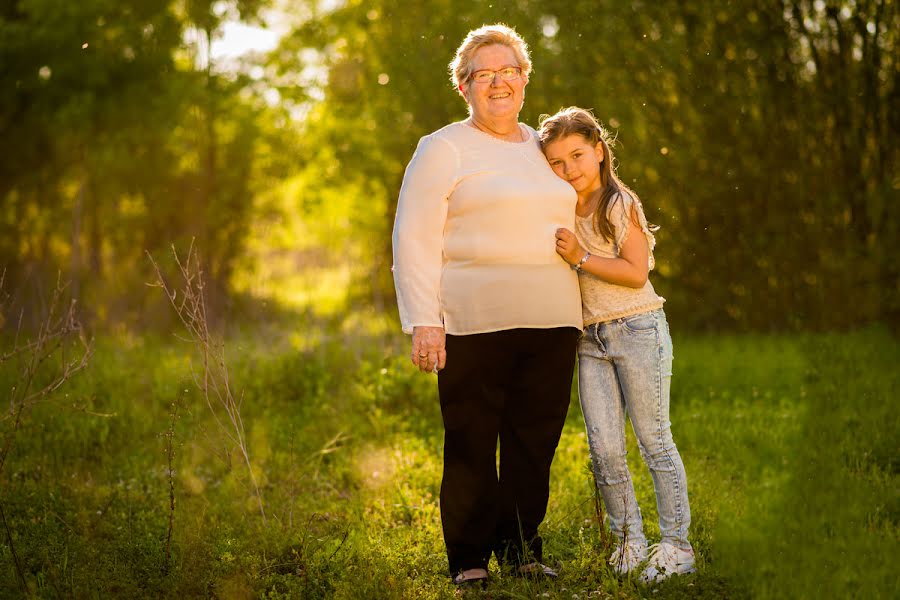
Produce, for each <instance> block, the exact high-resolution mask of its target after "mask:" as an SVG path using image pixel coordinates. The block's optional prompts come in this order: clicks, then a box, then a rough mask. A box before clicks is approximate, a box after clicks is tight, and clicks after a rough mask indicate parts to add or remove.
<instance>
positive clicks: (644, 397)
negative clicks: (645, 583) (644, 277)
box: [578, 309, 691, 549]
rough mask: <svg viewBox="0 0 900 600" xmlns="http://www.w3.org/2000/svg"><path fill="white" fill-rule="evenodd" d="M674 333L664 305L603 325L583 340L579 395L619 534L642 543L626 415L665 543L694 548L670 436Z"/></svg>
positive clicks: (603, 490) (596, 468)
mask: <svg viewBox="0 0 900 600" xmlns="http://www.w3.org/2000/svg"><path fill="white" fill-rule="evenodd" d="M671 379H672V338H671V336H670V335H669V325H668V323H667V322H666V315H665V313H664V312H663V310H662V309H658V310H653V311H649V312H645V313H641V314H637V315H632V316H630V317H624V318H621V319H615V320H612V321H606V322H604V323H597V324H594V325H590V326H589V327H586V328H585V331H584V335H583V336H582V338H581V340H580V341H579V342H578V395H579V398H580V400H581V411H582V413H583V414H584V421H585V425H586V427H587V434H588V442H589V443H590V448H591V461H592V463H593V467H594V474H595V475H596V478H597V483H598V486H599V488H600V494H601V495H602V497H603V503H604V505H605V506H606V512H607V515H608V521H609V527H610V530H611V531H612V533H613V535H615V536H617V537H618V538H619V539H623V538H627V540H628V541H644V542H646V538H645V537H644V531H643V521H642V520H641V511H640V508H638V505H637V499H636V498H635V495H634V486H633V485H632V483H631V474H630V473H629V472H628V464H627V463H626V460H625V414H626V413H627V414H628V418H629V419H630V420H631V426H632V428H633V429H634V433H635V436H636V437H637V440H638V446H639V447H640V451H641V456H643V458H644V462H645V463H647V466H648V467H649V468H650V474H651V475H652V477H653V486H654V488H655V490H656V506H657V509H658V511H659V529H660V533H661V534H662V541H665V542H670V543H672V544H674V545H675V546H678V547H679V548H683V549H690V547H691V545H690V543H689V542H688V539H687V535H688V527H689V526H690V523H691V509H690V506H689V505H688V496H687V478H686V476H685V472H684V464H683V463H682V462H681V456H680V455H679V454H678V450H677V449H676V448H675V442H674V441H673V440H672V431H671V428H670V426H671V423H670V421H669V387H670V383H671Z"/></svg>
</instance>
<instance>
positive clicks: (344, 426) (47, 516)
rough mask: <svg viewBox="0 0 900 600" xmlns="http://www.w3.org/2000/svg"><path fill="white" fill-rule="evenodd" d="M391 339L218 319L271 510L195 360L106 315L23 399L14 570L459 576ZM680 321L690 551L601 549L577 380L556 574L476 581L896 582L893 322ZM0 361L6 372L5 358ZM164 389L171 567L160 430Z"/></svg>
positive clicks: (517, 587)
mask: <svg viewBox="0 0 900 600" xmlns="http://www.w3.org/2000/svg"><path fill="white" fill-rule="evenodd" d="M310 339H315V340H317V343H315V344H310V343H309V340H310ZM405 344H406V341H405V339H402V338H381V339H368V338H365V337H360V336H355V335H354V331H353V330H344V331H341V330H335V331H326V330H312V329H310V330H309V331H303V332H301V335H297V332H296V331H295V332H292V333H287V332H285V333H279V332H277V331H274V332H273V331H267V332H266V333H265V334H263V333H262V332H258V333H256V334H255V335H253V336H251V335H237V336H236V337H234V338H232V339H230V340H229V342H228V348H229V356H230V360H231V371H232V379H233V383H234V384H235V387H236V388H237V389H238V390H241V391H242V392H243V416H244V421H245V426H246V431H247V436H248V439H249V446H250V452H251V460H252V462H253V465H254V470H255V473H256V475H257V477H258V479H259V480H260V484H261V487H262V495H263V500H264V503H265V508H266V513H267V516H268V521H267V524H265V525H264V524H263V522H262V519H261V517H260V514H259V511H258V508H257V506H256V503H255V499H254V496H253V492H252V488H251V487H250V486H249V482H248V477H247V472H246V468H245V467H244V466H243V465H242V463H241V461H240V459H239V456H238V454H237V453H236V451H235V449H234V448H233V447H232V446H231V445H229V444H228V443H227V442H225V440H224V438H223V435H222V431H221V430H220V428H219V427H218V426H217V425H216V423H215V421H214V420H213V419H212V418H211V416H210V411H209V409H208V408H207V407H206V405H205V403H204V401H203V399H202V398H201V396H200V395H199V393H198V392H197V390H196V388H195V387H194V386H193V384H192V383H191V364H192V355H191V348H190V347H189V346H188V345H186V344H184V343H181V342H177V341H169V340H160V339H158V338H154V337H151V336H147V337H139V336H121V337H105V338H103V339H100V340H99V341H98V342H97V349H96V355H95V357H94V359H93V361H92V364H91V366H90V367H89V368H88V369H87V370H86V371H85V372H83V373H81V374H79V375H77V376H76V377H75V378H74V379H73V380H71V381H70V382H68V383H67V384H66V386H64V387H63V388H62V389H61V390H60V391H59V392H57V393H56V394H55V395H53V396H51V397H49V398H47V399H46V400H45V401H43V402H42V404H40V405H39V406H38V407H36V408H35V410H34V411H33V412H32V414H30V415H29V417H28V419H27V420H26V421H25V424H24V426H23V428H22V429H21V430H20V431H19V432H18V433H17V435H16V437H15V444H14V446H13V450H12V454H11V456H10V459H9V462H8V463H7V465H6V466H5V468H4V472H3V473H2V474H0V485H2V487H0V494H2V495H0V502H2V508H3V512H4V514H5V516H6V521H7V524H8V528H9V532H10V535H11V537H12V540H13V542H14V547H15V550H16V552H17V555H18V558H19V561H20V564H21V566H22V570H23V572H24V574H25V578H26V583H27V587H28V593H29V594H30V595H33V596H35V597H46V598H55V597H77V598H92V597H96V598H101V597H123V598H127V597H179V598H180V597H218V598H250V597H263V598H450V597H454V589H453V587H452V586H451V585H450V583H449V580H448V578H447V576H446V573H445V571H446V557H445V555H444V548H443V541H442V539H441V531H440V514H439V511H438V505H437V496H438V490H439V485H440V472H441V446H442V433H441V422H440V412H439V408H438V403H437V397H436V385H435V382H434V379H433V378H432V377H429V376H425V375H421V374H418V373H417V372H415V371H414V370H413V369H412V367H411V366H410V365H409V364H408V361H407V359H406V352H407V350H406V347H405ZM675 344H676V346H675V357H676V358H675V378H674V380H673V398H672V420H673V431H674V435H675V439H676V442H677V444H678V447H679V450H680V451H681V454H682V456H683V458H684V462H685V466H686V468H687V473H688V481H689V487H690V498H691V508H692V513H693V525H692V529H691V538H692V541H693V543H694V546H695V548H696V550H697V553H698V566H699V572H698V573H697V574H695V575H691V576H687V577H680V578H674V579H672V580H670V581H667V582H664V583H663V584H661V585H659V586H657V587H656V588H647V587H644V586H641V585H638V584H636V583H635V582H634V581H633V580H630V579H627V578H619V577H616V576H614V575H613V574H612V573H611V572H610V570H609V568H607V566H606V564H605V559H606V557H607V556H608V554H609V552H610V550H611V548H610V547H609V545H608V538H607V537H606V536H605V535H603V534H602V532H601V530H600V528H599V527H598V524H597V522H596V517H595V509H594V494H593V489H592V482H591V477H590V474H589V471H588V457H587V444H586V439H585V434H584V430H583V425H582V423H581V413H580V409H579V408H578V405H577V401H575V400H574V398H575V396H574V394H573V404H572V408H571V410H570V413H569V418H568V420H567V422H566V426H565V430H564V432H563V437H562V442H561V444H560V447H559V450H558V452H557V456H556V460H555V461H554V465H553V472H552V488H551V500H550V506H549V510H548V515H547V519H546V521H545V523H544V526H543V535H544V538H545V544H546V546H545V547H546V554H547V556H546V561H547V562H549V563H551V564H553V565H555V566H557V567H559V570H560V572H561V577H560V578H559V579H558V580H557V581H554V582H529V581H522V580H518V579H514V578H512V577H510V576H509V575H506V574H504V573H501V572H499V571H498V570H497V569H496V565H492V576H493V582H492V584H491V586H490V587H489V589H488V591H487V592H486V593H484V594H474V595H475V596H476V597H478V596H482V595H483V596H484V597H493V598H542V597H549V598H576V597H577V598H581V599H583V598H589V597H590V598H650V597H652V598H757V597H758V598H848V597H858V598H888V597H893V595H894V593H895V590H896V589H897V588H898V583H900V582H898V578H897V575H896V570H895V569H894V568H893V565H892V564H891V562H892V560H891V559H892V558H893V557H894V556H896V554H897V550H898V515H900V498H898V489H900V486H898V476H897V467H896V458H895V456H896V449H897V448H898V447H900V444H898V435H897V432H898V416H897V410H896V406H895V405H896V402H895V399H896V398H897V396H898V393H897V392H898V390H897V387H898V386H897V384H898V372H897V368H896V357H897V356H898V355H900V353H898V350H900V343H898V340H897V339H896V338H894V337H891V336H890V335H889V334H888V333H886V332H884V331H882V330H880V329H871V330H866V331H860V332H855V333H844V334H827V335H811V334H810V335H801V336H787V335H784V336H765V335H744V336H717V337H712V336H710V337H689V336H687V335H679V334H678V332H677V331H676V332H675ZM0 376H2V379H0V384H2V385H3V388H4V389H8V388H9V386H10V385H12V380H11V374H10V372H9V369H7V370H6V371H0ZM184 390H188V391H187V392H184ZM179 397H182V400H181V406H180V407H179V418H178V419H177V421H176V422H175V425H174V429H173V433H174V441H175V449H176V453H175V456H174V466H175V473H174V482H175V495H176V502H177V504H176V511H175V522H174V531H173V538H172V546H171V559H170V561H169V565H168V569H166V568H165V567H166V565H165V538H166V531H167V519H168V502H169V498H168V485H169V478H168V475H167V467H166V464H167V459H166V453H165V433H166V431H167V429H169V428H170V423H171V419H170V417H169V414H170V409H171V404H172V403H173V401H175V400H176V399H177V398H179ZM2 424H3V426H4V428H5V427H8V425H9V423H8V420H7V421H3V422H2ZM628 440H629V447H630V450H629V452H630V455H629V456H630V464H631V470H632V473H633V475H634V477H635V485H636V489H637V493H638V500H639V502H640V504H641V507H642V512H643V514H644V520H645V523H646V528H647V534H648V536H650V537H651V541H652V538H654V536H656V537H658V529H657V527H656V506H655V501H654V497H653V489H652V484H651V480H650V476H649V474H648V472H647V471H646V469H645V468H644V466H643V464H642V463H641V461H640V458H639V456H638V454H637V450H636V445H635V442H634V439H633V436H632V435H631V433H630V431H629V437H628ZM0 541H2V543H0V573H2V576H0V596H3V597H21V596H22V595H23V592H22V589H21V584H20V583H19V581H18V578H17V575H16V570H15V568H14V562H13V558H12V554H11V552H10V546H9V544H8V538H7V534H6V532H5V530H0Z"/></svg>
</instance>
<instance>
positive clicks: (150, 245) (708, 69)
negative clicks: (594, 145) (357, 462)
mask: <svg viewBox="0 0 900 600" xmlns="http://www.w3.org/2000/svg"><path fill="white" fill-rule="evenodd" d="M498 21H499V22H505V23H507V24H509V25H511V26H514V27H515V28H516V29H517V30H518V31H519V32H520V33H521V34H522V35H523V36H524V38H525V39H526V41H527V42H528V43H529V44H530V46H531V51H532V53H533V60H534V69H535V70H534V74H533V76H532V78H531V81H530V83H529V86H528V88H527V92H526V95H527V97H526V103H525V108H524V110H523V112H522V120H523V121H524V122H526V123H528V124H530V125H532V126H536V125H537V121H538V117H539V115H541V114H543V113H553V112H555V111H556V110H557V109H559V108H561V107H563V106H569V105H579V106H583V107H589V108H592V109H593V110H594V112H595V114H596V115H597V117H598V118H599V119H600V120H601V121H602V122H603V124H604V125H606V126H607V127H609V128H610V129H612V130H613V131H614V132H616V133H617V137H618V142H617V146H616V148H615V151H616V153H617V158H618V160H619V162H620V169H619V174H620V176H621V177H622V179H623V180H624V181H626V182H627V183H628V185H630V186H631V187H633V188H634V189H635V191H637V192H638V194H639V195H640V196H641V197H642V199H643V201H644V204H645V205H646V207H647V211H648V216H649V218H650V219H651V221H654V222H655V223H657V224H659V225H660V226H661V230H660V233H659V236H658V239H659V246H658V249H657V253H658V263H657V264H658V268H657V271H656V273H655V274H654V285H655V286H656V287H657V289H658V290H659V291H660V293H661V294H662V295H663V296H664V297H666V298H667V299H668V303H667V307H666V308H667V311H668V312H669V314H670V319H671V320H672V321H673V322H674V323H677V324H678V326H679V327H680V328H685V329H693V330H715V331H719V330H762V331H780V330H784V329H787V330H798V329H803V330H823V329H835V328H840V329H843V328H847V327H852V326H855V325H859V324H863V323H870V322H888V323H891V324H893V325H894V326H896V323H897V319H898V310H900V278H898V264H897V260H896V258H895V257H896V253H895V251H894V248H893V246H894V245H895V243H896V242H897V240H898V203H897V199H898V191H900V172H898V164H900V145H898V144H897V143H896V140H897V137H898V133H900V112H898V107H900V70H898V58H900V45H898V43H897V38H898V35H900V9H898V5H897V4H896V3H895V2H893V1H891V0H872V1H856V2H851V1H844V2H835V1H829V2H825V1H823V0H815V1H807V0H768V1H764V0H753V1H749V0H728V1H724V2H718V3H716V4H715V5H714V6H713V5H709V4H708V3H704V2H691V1H683V0H679V1H677V2H676V1H669V0H661V1H654V2H645V1H641V0H635V1H632V2H605V1H601V2H597V1H579V0H569V1H566V2H557V1H554V0H542V1H540V2H537V1H532V0H517V1H506V2H503V1H497V2H493V3H491V2H462V3H461V2H451V1H449V0H426V1H420V2H414V3H406V2H399V1H391V0H388V1H385V0H373V1H367V2H357V1H352V0H351V1H346V2H344V1H340V0H321V1H308V2H307V1H301V0H219V1H211V0H121V1H119V0H117V1H115V2H112V1H110V0H80V1H79V2H62V1H53V0H7V1H6V2H4V3H3V8H2V13H0V65H2V67H0V78H2V79H0V130H2V135H0V156H2V161H0V199H2V205H0V206H2V209H0V265H3V266H4V267H5V269H6V281H5V285H6V289H7V290H8V291H9V292H11V293H12V294H13V296H14V299H15V304H17V305H18V306H20V307H25V310H26V315H27V314H28V313H30V312H34V311H38V310H39V308H40V307H41V306H42V304H46V302H47V297H48V295H49V290H50V288H52V284H53V282H55V281H56V279H57V276H58V275H60V276H61V278H62V279H63V280H64V281H69V282H70V285H71V292H72V294H73V295H74V297H76V298H77V299H78V300H79V304H80V308H81V310H82V312H83V318H84V319H85V320H86V322H87V323H88V324H89V325H90V326H91V327H92V328H95V329H107V328H116V327H125V328H127V329H134V328H137V329H142V328H147V327H158V326H160V325H168V324H169V321H170V319H171V315H170V314H169V311H168V310H167V306H166V305H165V298H164V297H163V296H162V295H161V294H159V293H157V290H154V289H152V288H148V287H147V286H146V285H145V283H147V282H148V281H152V280H153V274H152V269H151V266H150V262H149V260H148V257H147V253H150V254H151V255H152V256H154V257H155V258H157V260H162V261H164V264H169V263H166V262H165V261H167V260H168V257H170V255H171V247H172V245H173V244H174V246H175V248H177V249H178V250H179V251H184V250H185V249H186V248H187V247H188V246H189V244H190V241H191V240H195V242H194V244H195V248H196V250H197V251H198V252H199V255H200V256H201V258H202V261H203V264H204V271H205V274H206V276H207V280H208V287H207V292H208V300H209V303H210V311H211V314H213V315H215V316H217V317H226V320H241V319H244V318H247V317H249V318H251V319H258V318H262V317H266V316H267V315H272V314H276V313H280V314H282V315H284V314H288V315H289V314H294V313H300V314H306V315H315V316H321V317H325V318H332V317H335V318H340V319H346V318H349V317H351V316H352V317H353V318H354V319H358V320H360V321H364V322H366V323H367V324H368V326H369V327H373V328H376V329H378V328H382V329H385V330H388V329H394V328H396V317H395V315H394V313H395V309H394V297H393V287H392V282H391V278H390V271H389V269H390V263H391V258H390V230H391V226H392V220H393V213H394V208H395V203H396V198H397V193H398V191H399V186H400V182H401V180H402V176H403V170H404V168H405V165H406V163H407V162H408V160H409V159H410V157H411V155H412V152H413V150H414V148H415V144H416V142H417V140H418V139H419V137H421V136H422V135H424V134H427V133H429V132H431V131H433V130H435V129H437V128H439V127H441V126H443V125H445V124H447V123H449V122H452V121H455V120H459V119H462V118H464V117H465V116H466V110H465V104H464V102H463V101H462V99H461V98H460V97H459V96H458V95H457V94H456V93H455V91H454V90H453V89H452V87H451V84H450V83H449V77H448V73H447V63H448V62H449V61H450V59H451V58H452V56H453V52H454V50H455V48H456V47H457V45H458V44H459V43H460V41H461V40H462V38H463V37H464V35H465V34H466V32H467V31H469V30H470V29H472V28H474V27H477V26H480V25H482V24H484V23H491V22H498Z"/></svg>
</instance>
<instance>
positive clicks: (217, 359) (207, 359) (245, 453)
mask: <svg viewBox="0 0 900 600" xmlns="http://www.w3.org/2000/svg"><path fill="white" fill-rule="evenodd" d="M172 253H173V255H174V256H175V263H176V265H177V266H178V271H179V275H180V276H181V280H182V287H181V288H180V290H179V289H176V287H175V286H173V285H171V284H169V283H167V282H166V278H165V277H164V276H163V274H162V270H161V269H160V267H159V265H158V264H157V262H156V261H155V260H153V256H152V255H150V253H149V252H148V253H147V256H148V257H149V258H150V262H151V263H152V264H153V268H154V270H155V271H156V283H153V284H150V285H153V286H154V287H159V288H162V290H163V291H164V292H165V294H166V297H167V298H168V299H169V303H170V304H171V305H172V308H173V309H175V313H176V314H177V315H178V318H179V320H180V321H181V323H182V325H184V328H185V329H186V330H187V333H188V335H189V340H190V341H191V342H192V343H193V344H194V347H195V349H196V350H197V352H198V354H199V355H200V359H201V365H202V370H201V371H200V373H196V372H195V373H194V384H195V385H196V386H197V388H198V389H199V390H200V391H201V392H202V394H203V398H204V399H205V400H206V405H207V406H208V407H209V410H210V413H211V414H212V416H213V419H214V420H215V421H216V423H217V424H218V426H219V429H220V430H221V432H222V434H223V435H224V436H225V437H226V439H228V440H229V441H230V442H231V443H232V444H233V445H234V446H235V447H236V448H237V449H238V451H239V452H240V454H241V457H242V458H243V460H244V464H245V465H246V466H247V472H248V473H249V475H250V482H251V484H252V485H253V490H254V493H255V496H256V500H257V504H258V505H259V512H260V515H262V519H263V523H266V511H265V509H264V508H263V499H262V494H261V493H260V490H259V485H258V484H257V481H256V475H255V474H254V472H253V466H252V464H251V463H250V452H249V449H248V445H247V436H246V433H245V429H244V420H243V418H242V417H241V403H242V401H243V396H242V395H239V394H236V393H235V392H234V389H233V387H232V384H231V377H230V375H229V371H228V364H227V362H226V360H225V344H224V342H223V341H222V340H221V339H218V338H217V337H216V336H214V335H213V334H212V332H211V331H210V329H209V319H208V318H207V313H206V302H205V299H204V295H203V294H204V281H203V269H202V267H201V265H200V260H199V257H198V256H197V253H196V252H195V251H194V244H193V242H191V246H190V247H189V248H188V252H187V256H186V257H185V260H184V261H183V262H182V260H181V258H180V257H179V256H178V252H177V251H176V250H175V248H174V246H173V247H172ZM179 293H180V297H179Z"/></svg>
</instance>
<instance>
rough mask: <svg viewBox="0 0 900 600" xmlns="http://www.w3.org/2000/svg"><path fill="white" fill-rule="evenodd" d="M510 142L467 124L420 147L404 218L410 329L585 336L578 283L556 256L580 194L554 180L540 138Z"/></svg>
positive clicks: (397, 239) (401, 299)
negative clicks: (562, 330)
mask: <svg viewBox="0 0 900 600" xmlns="http://www.w3.org/2000/svg"><path fill="white" fill-rule="evenodd" d="M520 127H521V128H522V130H523V132H526V133H527V136H528V139H527V140H526V141H524V142H520V143H514V142H506V141H503V140H500V139H498V138H495V137H493V136H491V135H489V134H486V133H484V132H482V131H479V130H477V129H474V128H472V127H470V126H469V125H466V124H464V123H453V124H451V125H448V126H446V127H444V128H443V129H440V130H438V131H436V132H434V133H432V134H430V135H427V136H425V137H423V138H422V139H421V140H419V145H418V147H417V148H416V152H415V154H414V155H413V157H412V160H411V161H410V163H409V165H408V166H407V168H406V174H405V175H404V178H403V186H402V187H401V190H400V198H399V200H398V203H397V214H396V218H395V220H394V234H393V250H394V267H393V271H394V284H395V286H396V289H397V304H398V306H399V309H400V320H401V323H402V326H403V331H404V332H406V333H412V330H413V327H415V326H417V325H427V326H443V327H444V328H445V330H446V332H447V333H449V334H452V335H466V334H475V333H485V332H490V331H501V330H504V329H514V328H540V329H545V328H551V327H565V326H570V327H577V328H579V329H581V326H582V315H581V296H580V293H579V289H578V277H577V275H576V274H575V272H574V271H572V270H571V269H570V268H569V265H568V264H566V262H565V261H564V260H563V259H562V258H561V257H560V256H559V255H558V254H556V250H555V242H556V240H555V238H554V232H555V231H556V229H557V228H558V227H567V228H569V229H570V230H574V225H575V203H576V195H575V191H574V190H573V189H572V188H571V186H569V184H568V183H566V182H565V181H563V180H561V179H559V178H558V177H557V176H556V175H554V174H553V171H552V170H551V169H550V167H549V165H548V164H547V161H546V160H545V159H544V156H543V154H542V153H541V151H540V147H539V145H538V141H537V134H536V133H535V132H534V130H533V129H531V128H530V127H527V126H525V125H520Z"/></svg>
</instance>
